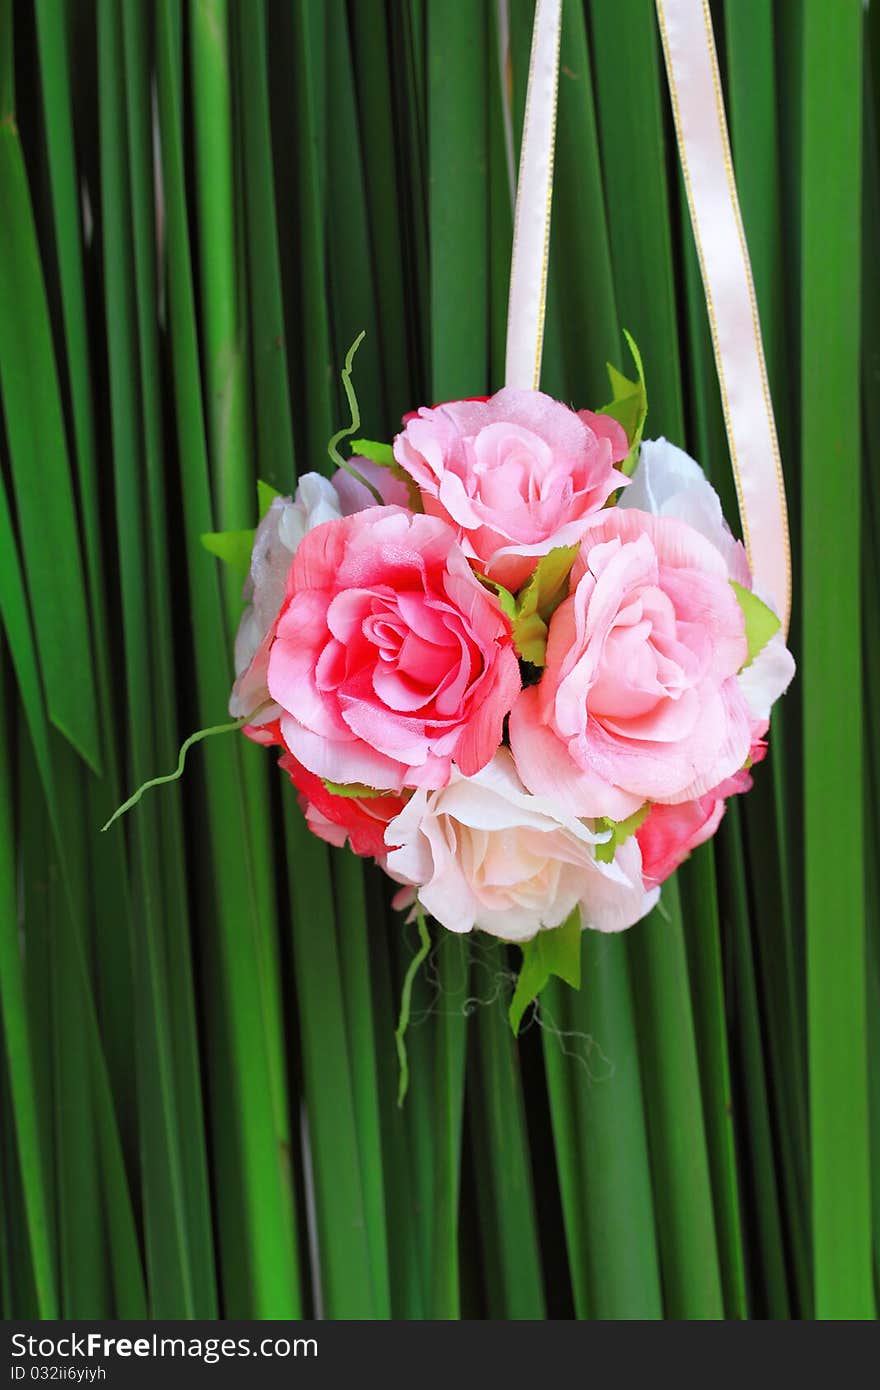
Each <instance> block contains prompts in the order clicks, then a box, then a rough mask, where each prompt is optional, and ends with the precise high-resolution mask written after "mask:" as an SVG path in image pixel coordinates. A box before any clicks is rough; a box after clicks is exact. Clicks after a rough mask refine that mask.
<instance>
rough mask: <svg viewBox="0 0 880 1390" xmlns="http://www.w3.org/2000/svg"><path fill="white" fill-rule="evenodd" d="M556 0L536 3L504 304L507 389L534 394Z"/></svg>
mask: <svg viewBox="0 0 880 1390" xmlns="http://www.w3.org/2000/svg"><path fill="white" fill-rule="evenodd" d="M561 29H562V0H538V3H537V5H536V7H535V23H534V28H533V30H532V53H531V59H530V62H529V84H528V90H527V93H526V109H525V117H524V119H523V137H522V148H521V150H520V160H519V178H518V180H517V186H516V211H515V213H514V220H513V258H512V261H511V266H510V296H509V299H508V302H507V353H506V358H505V367H504V380H505V384H506V385H507V386H518V387H520V388H522V389H523V390H527V391H537V389H538V383H539V382H540V379H541V355H542V352H543V348H544V310H545V306H546V303H547V261H548V258H549V254H550V205H551V202H552V200H553V150H554V144H555V138H556V97H557V91H558V87H559V41H560V34H561Z"/></svg>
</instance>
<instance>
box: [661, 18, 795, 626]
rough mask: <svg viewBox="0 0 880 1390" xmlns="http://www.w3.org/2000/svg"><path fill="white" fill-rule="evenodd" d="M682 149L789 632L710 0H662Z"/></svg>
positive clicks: (724, 360)
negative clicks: (708, 0)
mask: <svg viewBox="0 0 880 1390" xmlns="http://www.w3.org/2000/svg"><path fill="white" fill-rule="evenodd" d="M656 5H657V18H658V21H659V24H660V34H661V37H662V40H663V53H664V56H665V59H666V73H667V77H668V79H669V93H670V96H671V98H672V110H673V115H674V117H675V133H676V137H677V140H678V152H679V157H680V159H681V167H682V172H683V174H684V182H685V187H686V190H687V200H688V207H689V209H690V215H691V225H692V227H693V231H694V239H695V241H696V244H697V254H698V256H699V261H700V272H701V274H702V277H703V288H704V291H705V295H706V306H707V309H708V311H709V323H710V326H711V330H712V346H713V349H714V352H715V365H716V368H717V371H718V380H719V383H720V386H721V400H722V404H723V407H724V423H725V425H726V428H727V438H728V442H729V445H730V459H731V464H732V466H733V475H734V478H735V480H736V490H737V498H738V500H739V512H740V519H741V521H742V528H743V540H744V541H745V546H746V552H747V554H748V557H749V564H750V566H751V570H752V577H753V580H754V584H755V588H756V590H757V591H758V592H759V593H760V595H761V596H762V597H763V598H765V599H768V600H769V601H770V602H772V604H773V606H774V607H775V609H776V611H777V613H778V615H779V618H780V619H781V622H782V629H783V633H787V632H788V623H789V616H790V612H791V550H790V543H789V535H788V510H787V507H786V501H785V485H784V482H783V477H782V461H781V459H780V455H779V443H778V440H777V437H776V422H775V420H774V418H773V405H772V402H771V400H770V388H769V386H768V383H767V369H766V365H765V361H764V346H763V341H762V338H761V324H760V321H759V318H758V306H757V300H756V298H755V286H754V282H753V280H752V270H751V264H750V261H749V253H748V248H747V246H746V238H745V232H744V230H743V224H742V216H741V214H740V207H739V199H738V197H737V192H736V182H735V180H734V174H733V161H732V159H731V155H730V140H729V137H728V133H727V118H726V116H725V112H724V100H723V97H722V94H721V80H720V77H719V72H718V58H717V55H716V52H715V38H714V34H713V32H712V18H711V15H710V13H709V6H708V3H707V0H656Z"/></svg>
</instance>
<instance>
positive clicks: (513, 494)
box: [394, 387, 628, 591]
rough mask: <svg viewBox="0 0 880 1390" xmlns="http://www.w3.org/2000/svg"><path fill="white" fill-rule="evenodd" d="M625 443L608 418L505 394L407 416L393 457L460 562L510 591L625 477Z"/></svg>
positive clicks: (576, 532)
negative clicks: (448, 535) (621, 468)
mask: <svg viewBox="0 0 880 1390" xmlns="http://www.w3.org/2000/svg"><path fill="white" fill-rule="evenodd" d="M627 448H628V446H627V440H626V435H625V433H624V431H623V430H622V429H621V427H620V425H619V424H618V423H617V421H616V420H612V419H611V417H610V416H608V415H593V414H591V413H590V412H589V411H587V410H582V411H580V413H576V412H575V411H573V410H569V409H568V407H567V406H564V405H561V404H560V403H559V402H558V401H554V400H552V399H551V397H550V396H545V395H544V394H543V393H542V392H541V391H520V390H517V389H515V388H514V387H505V389H504V390H503V391H499V392H498V393H497V394H496V395H494V396H491V397H490V398H489V399H488V400H487V401H480V400H472V401H450V402H448V403H447V404H446V405H439V406H435V407H434V408H433V409H430V410H429V409H428V408H427V407H423V408H422V409H421V410H419V412H418V414H417V415H414V416H409V417H407V422H406V425H405V428H404V430H403V431H402V433H401V434H399V435H398V436H397V438H396V439H395V441H394V457H395V458H396V459H397V462H398V463H399V464H400V465H401V466H402V467H403V468H405V469H406V471H407V473H409V474H410V476H411V477H412V478H413V479H414V480H415V482H416V483H417V484H418V486H419V489H420V490H421V494H422V500H423V502H424V505H425V510H426V511H428V512H430V513H432V514H433V515H435V516H441V517H443V518H444V519H445V520H447V521H449V522H450V523H451V524H452V525H453V526H455V527H456V529H457V532H458V535H459V539H460V542H461V545H462V547H463V549H464V551H465V554H466V555H467V556H468V557H469V558H470V559H471V560H472V561H474V563H475V564H476V566H477V568H478V569H480V570H481V571H482V572H483V573H484V574H488V575H490V576H491V578H492V579H494V580H496V581H497V582H498V583H499V584H503V585H505V586H506V587H507V588H508V589H510V590H512V591H515V590H517V589H519V588H520V587H521V585H522V584H523V583H524V582H525V580H526V579H527V578H528V576H529V575H530V574H531V572H532V570H533V569H534V568H535V566H536V564H537V562H538V559H539V558H540V557H541V556H542V555H546V554H547V552H548V551H550V550H553V549H554V548H555V547H557V546H564V545H576V544H577V542H578V541H579V540H580V538H581V536H582V535H583V534H584V531H585V529H586V527H587V526H588V524H589V519H590V517H591V516H592V515H593V514H594V513H595V512H597V511H599V509H600V508H601V507H603V506H604V504H605V502H606V501H607V500H608V498H609V497H610V495H611V493H612V492H614V490H615V489H616V488H619V487H622V486H624V484H625V483H626V478H624V476H623V475H622V474H621V473H618V472H617V470H616V469H615V468H614V467H613V465H614V464H615V463H619V462H620V460H621V459H623V458H625V457H626V454H627Z"/></svg>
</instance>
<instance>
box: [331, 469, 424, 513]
mask: <svg viewBox="0 0 880 1390" xmlns="http://www.w3.org/2000/svg"><path fill="white" fill-rule="evenodd" d="M349 462H350V463H351V466H352V468H353V469H354V470H355V472H357V473H358V474H359V475H360V478H363V479H364V480H365V481H366V482H368V483H369V484H370V487H374V488H375V489H376V491H377V492H378V494H379V496H380V497H381V498H382V501H383V502H385V503H386V504H387V505H388V506H394V507H408V506H409V488H408V487H407V485H406V483H405V482H402V481H401V479H400V478H395V476H394V474H393V473H392V472H391V470H390V468H383V467H382V465H381V464H378V463H373V461H372V460H371V459H364V458H361V457H360V456H359V455H357V454H356V455H355V456H354V457H353V458H352V459H350V460H349ZM360 478H356V477H355V476H354V473H349V472H347V471H346V470H345V469H344V468H337V470H336V472H335V473H334V474H333V486H334V487H335V489H336V494H337V496H338V498H339V505H340V507H341V509H342V515H343V516H351V515H352V513H353V512H362V511H363V510H364V508H365V507H375V505H376V499H375V497H374V496H373V494H372V492H370V488H369V487H364V484H363V483H362V482H361V481H360Z"/></svg>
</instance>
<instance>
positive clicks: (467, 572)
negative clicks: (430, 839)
mask: <svg viewBox="0 0 880 1390" xmlns="http://www.w3.org/2000/svg"><path fill="white" fill-rule="evenodd" d="M268 686H269V691H270V694H271V697H272V699H273V700H274V701H276V702H277V703H278V704H279V705H280V706H281V708H282V710H283V714H282V719H281V730H282V734H283V738H284V742H285V745H286V746H287V748H288V749H289V750H290V752H291V753H292V754H293V756H294V757H295V758H296V760H297V761H298V762H299V763H301V764H302V765H303V767H305V768H306V769H307V770H308V771H309V772H312V773H314V774H315V775H316V776H317V777H322V778H326V779H328V780H330V781H332V782H338V783H365V784H366V785H367V786H370V787H377V788H381V789H383V790H391V791H400V790H401V789H402V788H403V787H416V786H424V787H438V786H442V785H444V784H445V783H446V782H447V781H448V780H449V776H450V770H451V766H452V763H453V761H455V762H456V763H457V764H458V766H459V767H460V768H461V769H462V771H463V772H468V773H469V772H476V771H477V770H478V769H479V768H480V767H482V766H484V764H485V763H487V762H488V761H489V759H490V758H491V757H492V755H493V753H494V752H495V749H496V748H497V747H498V744H499V743H500V741H501V734H502V727H503V722H504V718H505V716H506V714H507V713H508V711H509V710H510V707H511V705H512V704H513V701H514V699H515V698H516V695H517V693H518V691H519V689H520V676H519V665H518V662H517V659H516V654H515V652H514V649H513V645H512V638H511V632H510V624H509V623H508V620H507V618H506V617H505V616H504V614H503V613H502V611H501V607H500V605H499V603H498V601H497V599H496V597H495V595H494V594H492V593H490V592H489V591H488V590H487V589H486V588H485V587H484V586H483V585H482V584H481V583H480V582H479V581H478V580H477V579H476V577H475V576H474V573H473V571H472V570H471V568H470V566H469V565H468V562H467V559H466V558H465V556H464V554H463V552H462V550H461V547H460V546H459V545H458V544H457V542H456V539H455V532H454V531H453V530H452V528H451V527H449V526H447V525H446V524H445V523H444V522H442V521H440V520H438V519H437V518H435V517H429V516H424V515H422V514H418V515H414V514H413V513H411V512H407V511H404V510H403V509H402V508H399V507H370V508H367V509H366V510H365V511H362V512H357V513H355V515H353V516H349V517H345V518H343V519H342V520H340V521H334V522H330V523H329V524H328V525H326V526H322V527H319V528H318V529H317V530H315V531H312V532H310V533H309V535H308V536H306V538H305V539H304V541H303V542H302V544H301V545H300V547H299V549H298V550H297V552H296V555H295V556H294V561H293V565H292V566H291V570H290V574H289V576H288V583H287V599H286V600H285V605H284V608H283V609H282V612H281V616H280V618H279V619H278V624H277V628H276V633H275V641H274V642H273V644H272V649H271V652H270V655H269V679H268Z"/></svg>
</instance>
